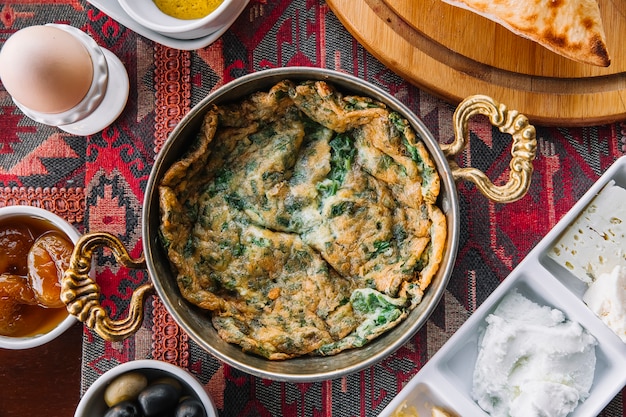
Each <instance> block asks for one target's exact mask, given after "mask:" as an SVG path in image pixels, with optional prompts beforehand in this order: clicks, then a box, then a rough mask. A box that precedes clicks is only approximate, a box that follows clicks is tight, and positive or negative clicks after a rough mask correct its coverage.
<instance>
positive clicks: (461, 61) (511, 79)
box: [326, 0, 626, 126]
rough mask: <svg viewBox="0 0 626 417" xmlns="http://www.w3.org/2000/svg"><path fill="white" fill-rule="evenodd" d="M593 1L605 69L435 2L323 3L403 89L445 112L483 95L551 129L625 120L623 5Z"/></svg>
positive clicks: (332, 0)
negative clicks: (417, 90)
mask: <svg viewBox="0 0 626 417" xmlns="http://www.w3.org/2000/svg"><path fill="white" fill-rule="evenodd" d="M598 1H599V4H600V8H601V13H602V18H603V22H604V28H605V32H606V37H607V46H608V49H609V54H610V56H611V65H610V66H609V67H607V68H602V67H596V66H593V65H588V64H580V63H577V62H575V61H571V60H569V59H567V58H564V57H561V56H559V55H557V54H555V53H553V52H551V51H549V50H547V49H546V48H544V47H542V46H540V45H538V44H537V43H535V42H532V41H530V40H527V39H525V38H522V37H520V36H517V35H515V34H513V33H512V32H510V31H508V30H507V29H505V28H504V27H502V26H500V25H498V24H496V23H494V22H492V21H490V20H488V19H486V18H483V17H481V16H479V15H477V14H475V13H472V12H470V11H468V10H465V9H461V8H458V7H454V6H451V5H449V4H447V3H444V2H443V1H441V0H326V2H327V4H328V5H329V7H330V8H331V10H332V11H333V12H334V13H335V14H336V15H337V17H338V18H339V20H340V21H341V22H342V24H343V25H344V26H346V28H347V29H348V31H350V33H351V34H352V35H353V36H354V37H355V38H356V39H357V40H358V41H359V42H361V43H362V44H363V45H364V47H365V48H366V49H367V50H368V51H369V52H370V53H372V54H373V55H374V56H375V57H376V58H378V59H379V60H380V61H381V62H382V63H384V64H385V65H386V66H388V67H389V68H391V69H392V70H393V71H395V72H396V73H398V74H399V75H400V76H402V77H403V78H405V79H407V80H408V81H410V82H411V83H413V84H415V85H417V86H419V87H421V88H423V89H425V90H427V91H429V92H431V93H433V94H435V95H438V96H440V97H443V98H444V99H446V100H448V101H450V102H451V103H453V104H457V103H459V102H460V101H461V100H463V99H464V98H465V97H467V96H469V95H473V94H486V95H489V96H491V97H493V98H494V99H495V100H497V101H499V102H501V103H503V104H505V105H506V106H507V107H508V108H509V109H515V110H518V111H519V112H520V113H523V114H525V115H526V116H528V117H529V118H530V119H531V122H533V123H535V124H541V125H552V126H588V125H595V124H603V123H610V122H615V121H619V120H626V46H624V42H626V1H624V0H598Z"/></svg>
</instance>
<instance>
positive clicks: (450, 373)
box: [380, 156, 626, 417]
mask: <svg viewBox="0 0 626 417" xmlns="http://www.w3.org/2000/svg"><path fill="white" fill-rule="evenodd" d="M611 181H614V182H615V184H616V185H618V186H620V187H623V188H626V156H625V157H622V158H620V159H618V160H617V161H616V162H615V163H614V164H613V165H612V166H611V167H610V168H609V169H608V170H607V171H606V172H605V174H604V175H602V177H601V178H600V179H599V180H598V181H597V182H596V183H595V184H594V185H593V186H592V187H591V189H590V190H589V191H588V192H587V193H586V194H585V195H584V196H583V198H581V199H580V200H579V201H578V202H577V203H576V205H575V206H574V207H573V208H572V209H571V210H570V211H569V212H568V213H567V214H566V215H565V216H564V217H563V218H562V219H561V220H560V221H559V222H558V223H557V225H556V226H555V227H554V228H553V229H552V230H551V231H550V233H548V234H547V235H546V236H545V238H544V239H542V241H541V242H540V243H539V244H538V245H537V246H536V247H535V248H534V249H533V250H532V251H531V252H530V253H529V254H528V256H527V257H526V258H525V259H524V260H523V261H522V262H521V263H520V264H519V265H518V266H517V267H516V268H515V269H514V270H513V271H512V272H511V274H510V275H509V276H508V277H507V278H506V279H505V280H504V281H503V282H502V283H501V284H500V285H499V286H498V288H496V290H495V291H494V292H493V293H492V294H491V295H490V296H489V297H488V298H487V300H485V302H484V303H483V304H482V305H481V306H480V307H479V308H478V309H477V310H476V312H474V314H472V316H471V317H470V318H469V319H468V320H467V321H466V322H465V323H464V324H463V325H462V326H461V328H460V329H459V330H458V331H457V332H456V333H455V334H454V335H453V336H452V337H451V338H450V339H449V340H448V341H447V342H446V344H445V345H444V346H443V347H442V348H441V349H440V350H439V351H438V352H437V353H436V354H435V355H434V356H433V357H432V358H431V359H430V360H429V361H428V362H427V363H426V365H424V367H423V368H422V369H421V370H420V371H419V372H418V373H417V374H416V375H415V376H414V377H413V379H411V381H409V383H408V384H407V385H406V386H405V387H404V388H403V389H402V391H401V392H400V393H399V394H398V395H397V396H396V398H394V399H393V400H392V401H391V402H390V403H389V405H388V406H387V407H386V408H385V409H384V410H383V412H382V413H381V414H380V416H381V417H390V416H393V415H394V412H395V411H396V410H397V409H398V408H399V407H401V406H403V405H406V406H408V407H415V409H416V410H417V412H418V413H419V415H420V417H429V416H430V415H431V409H432V407H435V406H437V407H441V408H443V409H445V410H449V411H450V412H452V413H455V414H456V415H458V416H463V417H488V414H487V413H486V412H484V411H483V410H482V409H481V408H480V407H479V406H478V405H477V404H476V402H475V401H474V400H473V399H472V397H471V390H472V376H473V372H474V364H475V363H476V358H477V356H478V343H479V332H480V329H482V328H484V327H485V325H486V324H485V318H486V317H487V316H488V315H489V314H490V313H492V312H493V311H494V310H495V308H496V306H497V305H498V304H499V302H500V300H501V299H502V298H503V296H504V295H506V294H508V293H509V291H513V290H514V289H517V291H518V292H519V293H520V294H522V295H524V296H525V297H526V298H528V299H530V300H531V301H534V302H535V303H537V304H540V305H545V306H550V307H552V308H556V309H559V310H561V311H562V312H563V313H564V314H565V316H566V318H567V319H569V320H572V321H576V322H578V323H580V324H581V325H582V326H583V327H584V328H585V329H587V331H588V332H589V333H591V334H592V335H593V336H594V337H595V338H596V339H597V341H598V345H597V346H596V369H595V374H594V380H593V384H592V386H591V390H590V394H589V397H588V398H587V399H586V400H585V401H584V402H582V403H581V404H579V405H578V407H577V408H576V409H575V410H574V411H573V412H572V413H570V414H569V416H568V417H595V416H597V415H598V414H599V413H600V412H601V411H602V409H603V408H604V407H605V406H606V405H607V404H608V403H609V402H610V401H611V400H612V399H613V398H614V397H615V396H616V395H617V393H619V391H620V390H621V389H622V388H623V387H624V386H625V385H626V372H625V370H626V343H624V342H622V340H621V339H620V338H619V337H618V336H617V335H616V334H615V333H614V332H613V331H612V330H611V329H609V328H608V327H607V326H606V325H605V324H604V323H603V322H602V321H601V320H600V319H599V318H598V317H597V316H596V315H595V314H594V313H593V312H592V311H591V310H590V309H589V308H588V307H587V305H586V304H585V303H584V302H583V300H582V298H583V294H584V293H585V291H586V289H587V284H585V283H584V282H582V281H581V280H580V279H578V278H576V277H575V276H574V275H573V274H572V273H571V272H570V271H569V270H567V269H566V268H565V267H563V266H561V265H559V264H557V263H556V262H555V261H554V260H552V259H551V258H550V257H548V252H549V251H550V250H551V249H552V248H553V247H554V246H555V244H556V243H557V242H558V241H559V238H560V237H561V236H562V235H563V233H564V232H565V231H566V230H567V229H568V227H569V226H570V225H571V224H572V223H573V222H574V221H575V220H576V218H577V217H578V216H579V214H581V213H582V212H583V210H584V209H585V208H586V207H587V206H588V205H589V203H590V202H591V201H592V200H593V199H594V198H595V197H596V195H597V194H598V193H599V192H600V191H601V190H602V189H603V188H604V187H605V186H606V185H607V184H608V183H609V182H611Z"/></svg>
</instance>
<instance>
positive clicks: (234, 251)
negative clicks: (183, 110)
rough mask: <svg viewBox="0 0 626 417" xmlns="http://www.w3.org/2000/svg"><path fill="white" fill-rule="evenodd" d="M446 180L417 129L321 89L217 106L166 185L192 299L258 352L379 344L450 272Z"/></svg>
mask: <svg viewBox="0 0 626 417" xmlns="http://www.w3.org/2000/svg"><path fill="white" fill-rule="evenodd" d="M438 194H439V175H438V173H437V170H436V167H435V165H434V163H433V161H432V160H431V158H430V155H429V154H428V151H427V150H426V147H425V146H424V144H423V143H422V141H421V139H420V138H419V137H418V136H417V135H416V133H415V131H414V130H413V129H412V128H411V126H410V125H409V123H408V122H407V121H406V120H404V119H403V118H401V117H400V115H399V114H398V113H395V112H394V111H392V110H390V109H388V108H387V107H386V106H385V105H384V104H382V103H379V102H377V101H374V100H372V99H369V98H366V97H356V96H349V95H343V94H341V93H340V92H339V91H337V90H336V89H335V88H334V87H333V86H332V85H330V84H328V83H325V82H321V81H308V82H301V83H297V84H296V83H293V82H291V81H288V80H285V81H282V82H279V83H278V84H276V85H275V86H274V87H272V88H271V89H270V90H269V91H268V92H258V93H253V94H252V95H250V96H248V97H246V98H245V99H243V100H241V101H240V102H237V103H229V104H223V105H217V106H213V107H212V108H211V109H210V110H209V111H208V112H207V114H206V116H205V117H204V120H203V125H202V127H201V130H200V132H199V134H198V137H197V138H196V140H195V141H194V143H193V145H192V147H191V148H190V149H189V151H188V152H187V154H186V155H185V156H184V157H183V158H182V159H181V160H179V161H178V162H176V163H175V164H174V165H172V167H171V168H170V169H169V170H168V172H167V173H166V175H165V176H164V178H163V180H162V181H161V183H160V184H159V199H160V206H161V225H160V232H161V237H162V242H163V245H164V247H165V249H166V251H167V253H168V257H169V260H170V262H171V264H172V266H173V268H174V270H175V271H176V276H177V283H178V287H179V289H180V291H181V293H182V295H183V297H184V298H185V299H186V300H188V301H189V302H190V303H192V304H194V305H196V306H197V307H198V308H200V309H204V310H207V311H208V312H210V314H209V316H210V319H211V321H212V324H213V326H214V327H215V328H216V329H217V331H218V334H219V335H220V337H222V338H223V339H224V340H226V341H227V342H230V343H234V344H238V345H239V346H241V348H242V349H243V350H244V351H246V352H251V353H254V354H257V355H260V356H263V357H266V358H268V359H272V360H281V359H288V358H292V357H296V356H301V355H333V354H336V353H338V352H340V351H342V350H345V349H351V348H356V347H360V346H363V345H365V344H366V343H368V341H370V340H372V339H374V338H376V337H377V336H379V335H381V334H382V333H384V332H385V331H386V330H388V329H390V328H392V327H394V326H395V325H397V324H398V323H399V322H400V321H402V320H403V319H404V318H405V317H406V316H407V315H408V313H409V312H410V311H411V310H412V309H413V308H415V306H416V305H418V304H419V303H420V301H421V299H422V295H423V293H424V291H426V289H427V288H428V286H429V284H430V281H431V279H432V277H433V276H434V275H435V274H436V272H437V269H438V268H439V265H440V263H441V260H442V256H443V251H444V245H445V241H446V219H445V216H444V214H443V213H442V212H441V210H440V209H439V207H438V206H437V196H438Z"/></svg>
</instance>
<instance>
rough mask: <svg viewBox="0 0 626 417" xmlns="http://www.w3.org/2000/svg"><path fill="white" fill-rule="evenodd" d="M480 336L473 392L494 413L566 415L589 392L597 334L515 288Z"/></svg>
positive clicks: (505, 415) (497, 415)
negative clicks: (590, 332)
mask: <svg viewBox="0 0 626 417" xmlns="http://www.w3.org/2000/svg"><path fill="white" fill-rule="evenodd" d="M486 321H487V323H488V325H487V328H486V329H485V332H484V335H483V336H482V339H481V340H480V344H479V345H480V346H479V352H478V358H477V360H476V365H475V368H474V376H473V389H472V397H473V398H474V400H476V402H477V403H478V405H480V407H481V408H482V409H483V410H485V411H486V412H487V413H489V415H491V416H492V417H565V416H566V415H567V414H569V413H570V412H572V411H573V410H574V409H575V408H576V407H577V406H578V404H579V403H580V402H581V401H583V400H585V399H586V398H587V397H588V396H589V390H590V388H591V384H592V383H593V376H594V372H595V364H596V355H595V346H596V344H597V341H596V339H595V338H594V337H593V336H592V335H590V334H589V333H588V332H587V331H586V330H585V329H583V328H582V326H580V324H578V323H576V322H573V321H570V320H567V319H566V318H565V316H564V314H563V313H562V312H561V311H559V310H557V309H552V308H550V307H546V306H540V305H538V304H536V303H534V302H532V301H530V300H529V299H527V298H526V297H524V296H523V295H521V294H520V293H518V292H517V291H516V290H513V291H511V292H510V293H509V294H507V295H506V296H505V297H504V298H503V299H502V301H501V302H500V304H499V305H498V307H497V308H496V310H495V311H494V313H493V314H490V315H489V316H488V317H487V319H486Z"/></svg>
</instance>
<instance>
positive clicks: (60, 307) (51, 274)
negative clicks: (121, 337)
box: [0, 206, 80, 349]
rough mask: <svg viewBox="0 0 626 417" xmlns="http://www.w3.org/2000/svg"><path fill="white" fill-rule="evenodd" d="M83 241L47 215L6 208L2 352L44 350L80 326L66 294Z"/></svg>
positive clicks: (0, 239) (0, 222) (1, 236)
mask: <svg viewBox="0 0 626 417" xmlns="http://www.w3.org/2000/svg"><path fill="white" fill-rule="evenodd" d="M79 237H80V234H79V232H78V231H77V230H76V229H75V228H74V227H73V226H72V225H71V224H70V223H68V222H67V221H66V220H64V219H63V218H61V217H59V216H57V215H56V214H54V213H52V212H49V211H47V210H44V209H41V208H38V207H30V206H8V207H2V208H0V348H4V349H28V348H32V347H35V346H40V345H43V344H44V343H47V342H49V341H50V340H52V339H54V338H56V337H57V336H59V335H60V334H62V333H63V332H65V331H66V330H67V329H69V328H70V327H71V326H72V325H73V324H74V323H76V318H75V317H74V316H72V315H71V314H69V313H68V311H67V308H66V306H65V304H64V303H63V302H62V301H61V299H60V292H61V278H62V277H63V273H64V272H65V270H66V269H67V266H68V265H69V260H70V257H71V254H72V251H73V249H74V244H75V243H76V241H77V240H78V239H79Z"/></svg>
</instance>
